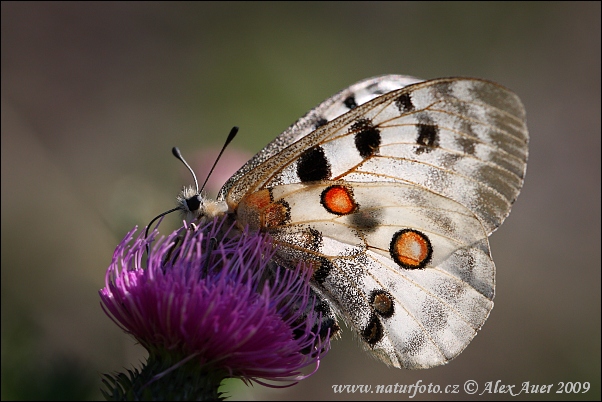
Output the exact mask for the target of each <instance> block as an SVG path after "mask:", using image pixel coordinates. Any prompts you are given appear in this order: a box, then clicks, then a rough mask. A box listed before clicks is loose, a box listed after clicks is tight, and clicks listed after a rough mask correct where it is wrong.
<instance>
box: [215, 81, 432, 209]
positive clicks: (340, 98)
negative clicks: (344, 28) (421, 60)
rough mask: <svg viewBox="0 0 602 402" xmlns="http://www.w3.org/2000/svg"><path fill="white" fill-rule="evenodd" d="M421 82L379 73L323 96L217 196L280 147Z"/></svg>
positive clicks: (221, 194) (252, 159)
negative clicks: (393, 92) (360, 107)
mask: <svg viewBox="0 0 602 402" xmlns="http://www.w3.org/2000/svg"><path fill="white" fill-rule="evenodd" d="M420 81H422V80H421V79H419V78H415V77H410V76H407V75H383V76H380V77H373V78H368V79H365V80H362V81H360V82H357V83H355V84H353V85H351V86H350V87H349V88H346V89H343V90H342V91H340V92H339V93H337V94H336V95H334V96H332V97H330V98H328V99H326V100H325V101H324V102H322V103H320V104H319V105H318V106H316V107H315V108H313V109H312V110H310V111H309V112H307V113H306V114H305V116H303V117H301V118H300V119H299V120H297V121H296V122H295V123H294V124H293V125H291V126H290V127H289V128H288V129H286V130H285V131H283V132H282V133H281V134H280V135H279V136H277V137H276V138H275V139H274V140H272V142H270V143H269V144H268V145H266V146H265V147H264V148H263V149H262V150H261V151H259V152H258V153H257V154H256V155H255V156H254V157H253V158H251V159H250V160H249V161H248V162H247V163H245V164H244V165H243V167H241V168H240V169H239V170H238V171H237V172H236V173H235V174H234V175H233V176H232V177H231V178H230V179H229V180H228V181H227V182H226V184H224V186H223V188H222V189H221V191H220V193H219V195H218V199H224V198H225V196H226V194H227V192H228V191H229V190H230V188H231V187H232V185H233V184H234V183H235V182H237V181H238V180H239V179H240V178H242V177H243V176H245V175H246V174H247V173H248V172H250V171H251V170H253V169H254V168H256V167H257V166H259V165H260V164H262V163H264V162H265V161H266V160H267V159H269V158H270V157H272V156H274V155H276V154H277V153H279V152H280V151H282V150H283V149H284V148H286V147H288V146H289V145H291V144H293V143H295V142H297V141H298V140H299V139H301V138H303V137H305V136H306V135H308V134H310V133H311V132H313V131H314V130H315V129H317V128H319V127H321V126H323V125H325V124H327V123H328V122H330V121H332V120H334V119H336V118H337V117H339V116H341V115H343V114H345V113H347V112H349V111H350V110H352V109H354V108H356V107H357V106H359V105H362V104H364V103H366V102H368V101H370V100H372V99H374V98H376V97H379V96H381V95H383V94H385V93H388V92H391V91H394V90H396V89H400V88H403V87H405V86H407V85H411V84H415V83H417V82H420Z"/></svg>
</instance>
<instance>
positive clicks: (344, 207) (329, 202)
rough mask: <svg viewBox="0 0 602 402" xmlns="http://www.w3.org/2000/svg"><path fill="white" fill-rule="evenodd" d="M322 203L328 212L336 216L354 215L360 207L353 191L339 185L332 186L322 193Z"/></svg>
mask: <svg viewBox="0 0 602 402" xmlns="http://www.w3.org/2000/svg"><path fill="white" fill-rule="evenodd" d="M320 202H321V203H322V205H323V206H324V208H326V210H327V211H328V212H330V213H333V214H335V215H349V214H352V213H354V212H355V210H356V209H357V207H358V205H357V203H356V202H355V200H354V199H353V193H352V192H351V189H350V188H349V187H346V186H339V185H334V186H330V187H328V188H327V189H326V190H324V191H322V195H321V197H320Z"/></svg>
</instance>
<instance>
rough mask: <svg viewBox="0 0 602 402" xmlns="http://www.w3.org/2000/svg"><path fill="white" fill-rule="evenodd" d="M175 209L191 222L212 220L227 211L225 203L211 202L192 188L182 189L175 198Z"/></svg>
mask: <svg viewBox="0 0 602 402" xmlns="http://www.w3.org/2000/svg"><path fill="white" fill-rule="evenodd" d="M177 202H178V205H177V207H176V208H177V209H178V210H179V211H180V212H182V214H183V215H184V218H185V219H186V220H187V221H188V222H191V221H193V220H199V219H200V220H202V219H203V218H213V217H215V216H220V215H223V214H224V213H226V212H227V211H228V207H227V204H226V203H225V202H223V201H222V202H219V201H214V200H211V199H209V198H207V197H205V196H203V195H202V194H201V193H200V192H199V191H198V190H197V189H196V188H194V187H192V186H188V187H184V188H183V189H182V191H181V192H180V194H178V197H177Z"/></svg>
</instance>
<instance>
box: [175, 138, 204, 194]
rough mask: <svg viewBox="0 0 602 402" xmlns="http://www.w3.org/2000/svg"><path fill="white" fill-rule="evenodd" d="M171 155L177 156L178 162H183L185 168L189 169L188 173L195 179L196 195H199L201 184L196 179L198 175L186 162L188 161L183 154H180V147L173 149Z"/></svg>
mask: <svg viewBox="0 0 602 402" xmlns="http://www.w3.org/2000/svg"><path fill="white" fill-rule="evenodd" d="M171 153H172V154H173V156H175V157H176V158H178V160H179V161H180V162H182V163H183V164H184V166H186V167H187V168H188V171H189V172H190V173H191V174H192V178H193V179H194V186H195V188H196V193H197V194H198V193H199V182H198V181H197V179H196V175H195V174H194V170H192V168H191V167H190V165H189V164H188V162H186V160H185V159H184V157H183V156H182V153H181V152H180V149H179V148H178V147H173V148H172V149H171Z"/></svg>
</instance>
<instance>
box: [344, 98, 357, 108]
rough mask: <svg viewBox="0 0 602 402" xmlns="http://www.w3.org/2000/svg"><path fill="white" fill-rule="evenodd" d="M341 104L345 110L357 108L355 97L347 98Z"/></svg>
mask: <svg viewBox="0 0 602 402" xmlns="http://www.w3.org/2000/svg"><path fill="white" fill-rule="evenodd" d="M343 103H344V104H345V106H347V108H348V109H349V110H351V109H355V108H356V107H357V102H356V101H355V96H353V95H351V96H349V97H347V98H346V99H345V100H344V101H343Z"/></svg>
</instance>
